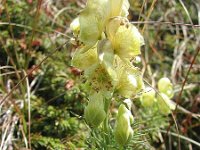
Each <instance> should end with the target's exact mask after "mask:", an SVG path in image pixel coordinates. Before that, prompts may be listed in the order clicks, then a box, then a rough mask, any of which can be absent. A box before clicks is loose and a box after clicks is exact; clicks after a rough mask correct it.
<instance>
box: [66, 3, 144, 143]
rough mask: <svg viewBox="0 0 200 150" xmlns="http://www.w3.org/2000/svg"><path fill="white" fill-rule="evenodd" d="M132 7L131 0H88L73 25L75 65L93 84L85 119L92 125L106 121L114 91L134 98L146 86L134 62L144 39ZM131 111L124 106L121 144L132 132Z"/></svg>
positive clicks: (119, 120) (118, 124)
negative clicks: (130, 13)
mask: <svg viewBox="0 0 200 150" xmlns="http://www.w3.org/2000/svg"><path fill="white" fill-rule="evenodd" d="M128 9H129V2H128V0H88V1H87V4H86V7H85V8H84V9H83V10H82V11H81V12H80V15H79V16H78V17H77V18H76V19H75V20H74V21H73V22H72V23H71V25H70V28H71V30H72V31H73V33H74V36H75V38H74V39H75V40H76V43H79V45H78V48H77V50H76V52H75V53H74V55H73V58H72V65H73V66H75V67H77V68H79V69H81V70H83V72H84V77H85V78H86V79H87V85H89V86H90V88H89V89H90V90H89V91H88V93H89V95H91V96H90V97H89V102H88V106H87V107H86V108H85V119H86V121H87V123H88V124H89V125H90V126H91V127H99V126H100V125H101V123H102V122H103V121H104V120H105V118H106V113H107V111H106V108H105V106H104V105H105V103H106V102H105V101H106V100H108V99H111V98H112V97H113V95H114V94H115V95H120V96H121V97H124V98H131V97H133V96H135V95H136V94H137V93H138V92H140V91H141V90H142V89H143V88H144V83H143V80H142V75H141V73H140V70H139V68H137V67H136V66H133V65H132V63H131V60H133V59H134V58H135V57H136V56H138V55H139V54H140V47H141V46H142V45H143V44H144V40H143V37H142V36H141V34H140V33H139V31H138V29H137V28H136V27H135V26H134V25H132V24H131V23H130V22H129V21H128V19H127V16H128ZM128 111H129V110H128V109H127V108H125V106H120V107H119V113H118V117H117V119H116V130H117V131H120V132H121V133H120V132H116V134H115V135H116V136H115V137H116V141H118V143H120V141H121V140H119V139H121V138H124V141H121V144H124V143H126V141H127V140H128V139H129V138H130V137H131V136H129V135H131V134H132V129H131V127H130V124H131V121H130V115H128V114H130V113H128ZM121 127H122V128H123V127H126V128H123V129H121ZM118 129H120V130H118ZM127 134H128V135H127ZM118 137H120V138H118Z"/></svg>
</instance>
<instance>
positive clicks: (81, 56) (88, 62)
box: [72, 47, 98, 70]
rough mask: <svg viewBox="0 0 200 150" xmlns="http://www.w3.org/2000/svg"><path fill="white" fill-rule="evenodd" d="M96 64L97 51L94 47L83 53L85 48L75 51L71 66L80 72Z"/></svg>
mask: <svg viewBox="0 0 200 150" xmlns="http://www.w3.org/2000/svg"><path fill="white" fill-rule="evenodd" d="M86 49H87V48H86ZM96 63H98V58H97V49H96V48H95V47H93V48H90V49H89V50H87V51H85V47H83V48H82V49H80V50H77V51H76V52H75V54H74V56H73V58H72V65H73V66H74V67H77V68H79V69H81V70H85V69H87V68H88V67H90V66H92V65H94V64H96Z"/></svg>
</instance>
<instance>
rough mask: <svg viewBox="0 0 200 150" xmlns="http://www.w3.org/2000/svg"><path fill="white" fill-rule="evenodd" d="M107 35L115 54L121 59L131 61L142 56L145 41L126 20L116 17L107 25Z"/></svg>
mask: <svg viewBox="0 0 200 150" xmlns="http://www.w3.org/2000/svg"><path fill="white" fill-rule="evenodd" d="M106 33H107V34H108V39H109V40H110V41H111V43H112V46H113V49H114V52H115V54H117V55H118V56H119V57H120V58H121V59H127V58H128V59H130V58H133V57H134V56H136V55H138V54H140V47H141V45H143V44H144V39H143V37H142V35H141V34H140V32H139V31H138V29H137V28H136V27H135V26H134V25H132V24H130V23H129V22H128V21H127V19H126V18H122V17H116V18H114V19H111V20H110V21H109V23H108V25H107V28H106Z"/></svg>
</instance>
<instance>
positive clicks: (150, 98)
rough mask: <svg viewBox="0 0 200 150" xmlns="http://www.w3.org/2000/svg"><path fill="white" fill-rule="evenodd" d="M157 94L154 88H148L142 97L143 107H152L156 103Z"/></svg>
mask: <svg viewBox="0 0 200 150" xmlns="http://www.w3.org/2000/svg"><path fill="white" fill-rule="evenodd" d="M155 94H156V92H155V91H154V90H153V89H152V88H149V87H148V88H146V91H145V92H144V93H143V94H142V96H141V97H140V101H141V104H142V106H144V107H151V106H152V105H153V103H154V102H155Z"/></svg>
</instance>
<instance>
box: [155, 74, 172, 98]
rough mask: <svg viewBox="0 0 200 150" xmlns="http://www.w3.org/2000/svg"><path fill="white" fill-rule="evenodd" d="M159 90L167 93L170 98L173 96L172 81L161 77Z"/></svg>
mask: <svg viewBox="0 0 200 150" xmlns="http://www.w3.org/2000/svg"><path fill="white" fill-rule="evenodd" d="M158 90H159V91H160V92H162V93H164V94H166V95H167V96H168V97H169V98H172V97H173V96H174V92H173V85H172V83H171V81H170V80H169V79H168V78H166V77H164V78H161V79H160V80H159V81H158Z"/></svg>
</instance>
